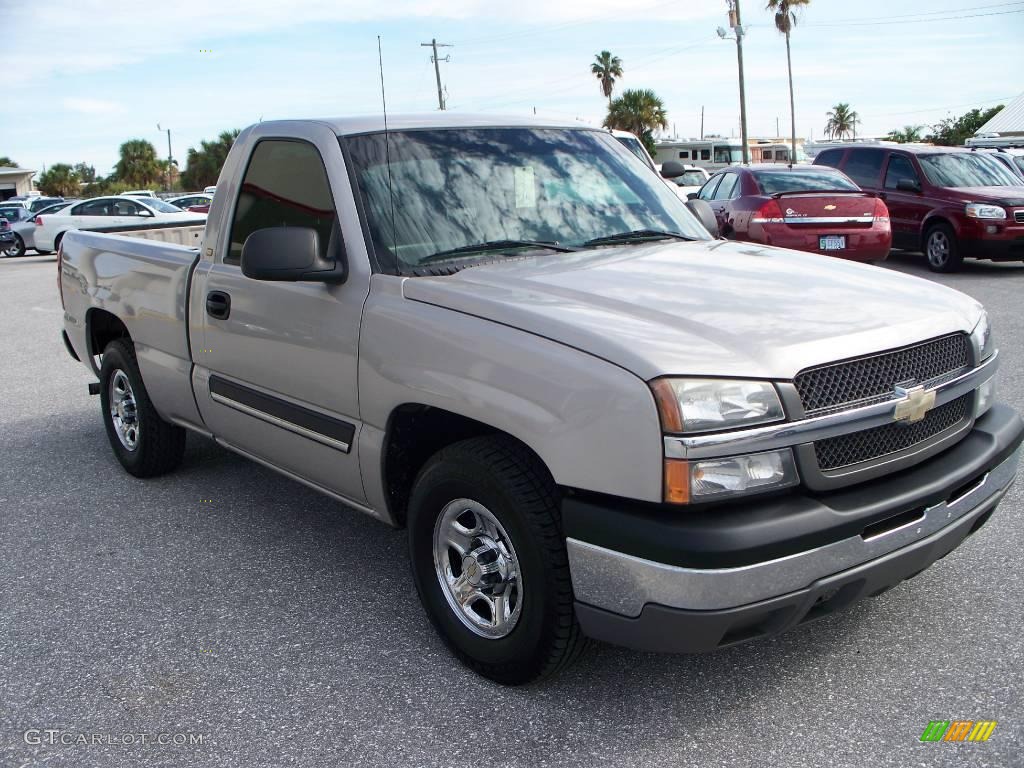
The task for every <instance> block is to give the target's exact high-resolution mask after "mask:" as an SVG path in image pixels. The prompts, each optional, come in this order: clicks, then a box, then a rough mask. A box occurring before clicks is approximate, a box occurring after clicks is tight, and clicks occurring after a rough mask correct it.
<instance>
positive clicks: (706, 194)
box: [697, 175, 722, 200]
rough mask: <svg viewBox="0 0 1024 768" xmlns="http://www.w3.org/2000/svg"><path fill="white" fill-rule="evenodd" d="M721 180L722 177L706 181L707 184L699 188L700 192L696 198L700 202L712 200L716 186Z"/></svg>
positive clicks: (714, 177) (713, 177)
mask: <svg viewBox="0 0 1024 768" xmlns="http://www.w3.org/2000/svg"><path fill="white" fill-rule="evenodd" d="M721 180H722V176H721V175H719V176H712V177H711V178H710V179H708V183H707V184H705V185H704V186H703V187H701V189H700V192H698V193H697V197H699V198H700V199H701V200H713V199H714V194H715V188H716V187H717V186H718V182H720V181H721Z"/></svg>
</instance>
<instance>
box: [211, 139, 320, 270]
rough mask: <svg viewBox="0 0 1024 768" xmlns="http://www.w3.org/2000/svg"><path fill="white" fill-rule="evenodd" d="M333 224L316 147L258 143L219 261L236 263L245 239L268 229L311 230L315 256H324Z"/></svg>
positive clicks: (300, 143)
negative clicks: (316, 247) (227, 249)
mask: <svg viewBox="0 0 1024 768" xmlns="http://www.w3.org/2000/svg"><path fill="white" fill-rule="evenodd" d="M336 221H337V213H336V212H335V209H334V198H333V197H331V188H330V184H329V183H328V181H327V170H326V169H325V168H324V162H323V159H322V158H321V157H320V153H319V152H318V151H317V150H316V148H315V147H314V146H313V145H311V144H306V143H305V142H301V141H280V140H272V141H261V142H260V143H259V144H257V145H256V149H255V150H253V153H252V157H251V158H250V160H249V167H248V168H247V169H246V171H245V178H244V179H243V180H242V189H241V190H240V191H239V193H238V203H237V205H236V207H235V219H234V222H233V223H232V225H231V249H230V252H229V253H228V255H227V256H226V257H225V258H224V262H225V263H226V264H238V263H239V262H240V261H241V258H242V246H243V245H244V244H245V240H246V238H247V237H249V235H251V234H252V233H253V232H255V231H256V230H258V229H269V228H271V227H312V228H313V229H315V230H316V231H317V234H318V235H319V240H320V256H321V257H326V256H327V252H328V251H327V249H328V247H329V245H330V241H331V235H332V234H333V233H334V229H335V223H336Z"/></svg>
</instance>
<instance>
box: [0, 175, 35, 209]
mask: <svg viewBox="0 0 1024 768" xmlns="http://www.w3.org/2000/svg"><path fill="white" fill-rule="evenodd" d="M35 175H36V172H35V171H31V170H29V169H28V168H0V201H3V200H6V199H7V198H9V197H14V196H15V195H27V194H28V193H29V192H31V191H32V177H33V176H35Z"/></svg>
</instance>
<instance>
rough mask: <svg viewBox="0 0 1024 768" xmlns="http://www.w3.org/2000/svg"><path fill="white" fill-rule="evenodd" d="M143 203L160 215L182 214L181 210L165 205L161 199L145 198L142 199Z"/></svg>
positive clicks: (168, 204)
mask: <svg viewBox="0 0 1024 768" xmlns="http://www.w3.org/2000/svg"><path fill="white" fill-rule="evenodd" d="M142 202H144V203H145V204H146V205H148V206H149V207H150V208H153V209H154V210H156V211H159V212H160V213H180V212H181V209H179V208H175V207H174V206H173V205H171V204H170V203H165V202H164V201H163V200H160V199H158V198H155V197H144V198H142Z"/></svg>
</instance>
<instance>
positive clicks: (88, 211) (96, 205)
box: [71, 200, 114, 216]
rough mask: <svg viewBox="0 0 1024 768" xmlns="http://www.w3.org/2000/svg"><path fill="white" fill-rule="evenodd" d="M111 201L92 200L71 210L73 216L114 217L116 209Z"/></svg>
mask: <svg viewBox="0 0 1024 768" xmlns="http://www.w3.org/2000/svg"><path fill="white" fill-rule="evenodd" d="M111 202H112V201H110V200H92V201H90V202H88V203H82V204H81V205H76V206H75V207H74V208H72V209H71V215H72V216H113V215H114V209H113V206H112V205H111Z"/></svg>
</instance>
